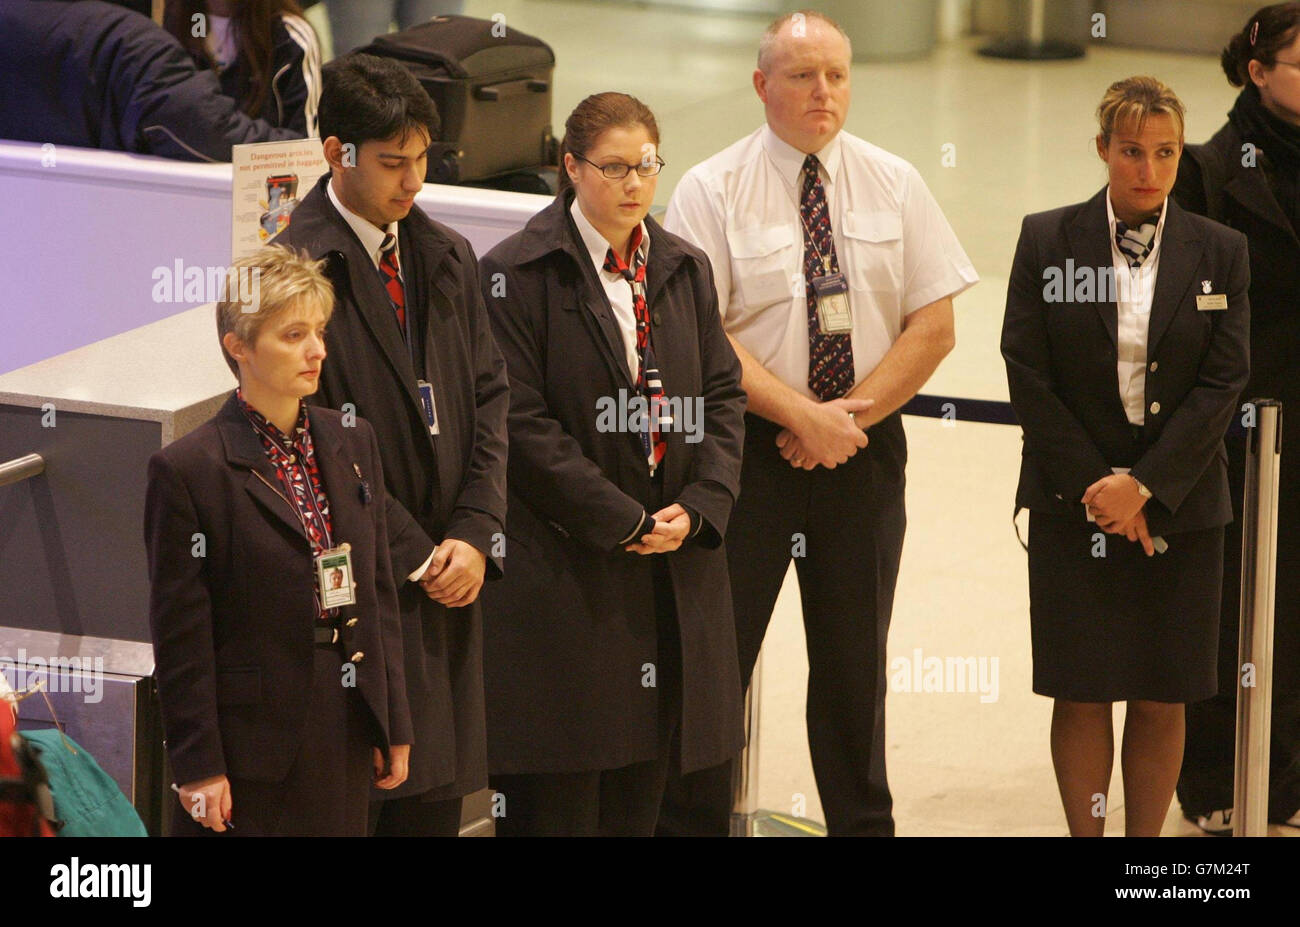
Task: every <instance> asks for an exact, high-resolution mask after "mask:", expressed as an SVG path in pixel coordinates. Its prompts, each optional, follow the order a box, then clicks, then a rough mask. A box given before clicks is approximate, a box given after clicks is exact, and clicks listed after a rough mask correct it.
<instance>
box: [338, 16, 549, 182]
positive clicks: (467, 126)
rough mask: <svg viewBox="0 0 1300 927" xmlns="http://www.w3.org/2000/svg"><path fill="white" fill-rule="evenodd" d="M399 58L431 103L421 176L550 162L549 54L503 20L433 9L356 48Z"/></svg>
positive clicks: (480, 175)
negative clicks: (430, 139)
mask: <svg viewBox="0 0 1300 927" xmlns="http://www.w3.org/2000/svg"><path fill="white" fill-rule="evenodd" d="M360 51H363V52H365V53H366V54H368V55H378V56H380V57H384V58H392V59H395V60H397V61H399V62H401V63H402V64H403V65H404V66H405V67H406V68H407V69H408V70H409V71H410V72H411V74H412V75H413V76H414V77H415V78H416V79H417V80H418V81H419V82H420V84H421V85H422V86H423V87H424V89H425V90H426V91H427V92H428V94H429V96H430V97H432V98H433V102H434V103H435V104H436V105H437V107H438V115H439V117H441V120H442V131H441V138H440V139H437V140H436V141H435V142H434V144H433V147H432V148H431V149H430V150H429V166H428V170H427V172H426V175H425V180H426V181H427V182H429V183H448V184H458V183H465V182H467V181H486V180H490V179H492V178H495V177H499V176H501V175H506V174H512V173H517V172H520V171H528V170H536V169H539V168H543V167H547V166H552V165H554V164H555V163H556V162H557V160H558V153H559V144H558V143H557V141H556V139H555V137H554V135H552V134H551V92H552V80H551V76H552V73H553V72H554V70H555V54H554V53H553V52H552V51H551V47H550V46H549V45H547V44H546V43H545V42H543V41H542V40H541V39H538V38H534V37H533V36H531V35H525V34H524V33H522V32H519V31H517V30H515V29H507V28H506V26H505V23H504V22H496V21H493V20H487V19H475V18H473V17H470V16H435V17H434V18H433V19H431V20H429V21H428V22H425V23H420V24H419V25H417V26H412V27H411V28H410V29H405V30H403V31H401V32H396V33H393V34H391V35H382V36H377V37H376V38H375V40H374V41H373V42H372V43H371V44H369V45H367V46H365V47H364V48H362V49H360Z"/></svg>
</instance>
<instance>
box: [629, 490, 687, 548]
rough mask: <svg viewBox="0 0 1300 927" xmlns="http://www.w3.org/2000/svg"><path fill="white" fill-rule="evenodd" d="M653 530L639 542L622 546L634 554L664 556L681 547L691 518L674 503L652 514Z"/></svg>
mask: <svg viewBox="0 0 1300 927" xmlns="http://www.w3.org/2000/svg"><path fill="white" fill-rule="evenodd" d="M654 520H655V529H654V531H653V532H651V533H650V534H643V535H641V540H640V541H639V542H636V543H632V544H628V545H626V546H624V548H623V549H624V550H627V551H631V552H632V553H634V554H666V553H669V552H670V551H674V550H676V549H677V548H679V547H681V546H682V541H684V540H686V535H687V534H689V533H690V530H691V516H690V515H688V514H686V509H684V508H682V507H681V505H680V504H678V503H676V502H674V503H673V504H672V505H669V506H666V507H665V508H662V509H660V510H659V511H657V512H655V513H654Z"/></svg>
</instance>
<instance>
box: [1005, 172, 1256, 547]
mask: <svg viewBox="0 0 1300 927" xmlns="http://www.w3.org/2000/svg"><path fill="white" fill-rule="evenodd" d="M1105 197H1106V190H1105V189H1102V191H1101V192H1099V193H1098V194H1097V195H1096V196H1094V197H1093V198H1092V199H1090V200H1088V201H1087V202H1086V203H1079V204H1076V205H1073V206H1066V207H1063V208H1061V209H1054V210H1051V211H1049V212H1042V213H1037V214H1034V215H1029V216H1026V217H1025V220H1024V224H1023V225H1022V227H1021V232H1020V241H1019V243H1018V244H1017V246H1016V256H1015V260H1014V261H1013V264H1012V269H1011V279H1010V281H1009V283H1008V287H1007V307H1006V316H1005V319H1004V322H1003V327H1002V356H1003V357H1004V358H1005V359H1006V364H1007V381H1008V385H1009V386H1010V391H1011V403H1012V405H1013V406H1014V407H1015V410H1016V415H1017V417H1018V418H1019V419H1020V423H1021V426H1022V427H1023V429H1024V448H1023V455H1022V461H1021V468H1020V484H1019V486H1018V488H1017V490H1016V506H1017V507H1018V508H1028V509H1030V510H1032V511H1036V512H1044V513H1051V514H1058V515H1064V516H1067V517H1073V518H1077V519H1078V520H1079V521H1081V522H1082V521H1083V520H1084V518H1085V510H1084V507H1083V505H1082V504H1081V501H1080V500H1081V499H1082V497H1083V494H1084V491H1085V490H1086V489H1087V488H1088V486H1090V485H1091V484H1092V483H1094V482H1096V481H1097V480H1099V479H1101V478H1102V477H1104V476H1107V475H1109V474H1110V473H1111V468H1112V467H1130V468H1131V469H1132V474H1133V476H1134V477H1135V478H1137V479H1138V480H1139V481H1141V482H1142V483H1143V484H1144V485H1145V486H1146V487H1147V488H1148V489H1150V490H1151V492H1152V494H1153V498H1152V499H1150V500H1149V501H1148V502H1147V504H1146V507H1145V512H1146V516H1147V523H1148V526H1149V528H1150V531H1151V534H1152V535H1153V536H1155V535H1170V534H1174V533H1177V532H1180V531H1193V530H1197V529H1202V528H1210V527H1215V526H1219V525H1225V524H1227V523H1228V522H1230V521H1232V505H1231V500H1230V498H1229V495H1228V474H1227V452H1226V451H1225V449H1224V445H1223V436H1224V433H1225V432H1226V431H1227V427H1228V423H1229V421H1230V420H1231V418H1232V416H1233V414H1234V413H1235V412H1236V409H1237V397H1238V395H1239V394H1240V392H1241V390H1242V388H1243V387H1244V386H1245V385H1246V379H1247V376H1248V374H1249V367H1250V354H1249V330H1250V308H1249V300H1248V297H1247V291H1248V289H1249V287H1250V269H1249V259H1248V257H1247V250H1246V237H1245V236H1244V235H1242V234H1241V233H1240V232H1237V231H1234V230H1232V229H1229V228H1227V227H1225V226H1222V225H1219V224H1218V223H1216V222H1211V221H1210V220H1208V219H1205V218H1203V217H1201V216H1197V215H1194V214H1192V213H1189V212H1186V211H1185V210H1183V209H1182V208H1180V207H1179V206H1178V204H1177V203H1176V202H1175V201H1174V200H1173V198H1172V197H1171V198H1170V199H1169V200H1168V207H1167V215H1166V216H1165V227H1164V235H1163V238H1162V241H1161V246H1160V266H1159V270H1158V273H1157V277H1156V289H1155V294H1154V301H1153V304H1152V307H1151V317H1150V322H1149V330H1148V336H1147V374H1146V397H1145V402H1144V405H1145V407H1146V416H1145V418H1146V423H1145V428H1144V429H1143V436H1142V438H1141V440H1138V441H1135V440H1134V437H1133V431H1132V428H1131V427H1130V425H1129V421H1128V418H1127V416H1126V415H1125V412H1124V404H1123V401H1122V399H1121V397H1120V394H1119V385H1118V382H1117V374H1116V365H1117V362H1118V348H1117V344H1118V339H1117V327H1118V310H1117V308H1116V304H1115V301H1114V299H1113V296H1114V292H1113V288H1112V287H1106V286H1100V287H1095V288H1093V290H1092V294H1091V295H1089V293H1088V292H1087V291H1086V290H1084V289H1083V288H1079V287H1073V286H1072V281H1069V280H1067V281H1065V285H1066V287H1067V288H1071V293H1070V295H1071V296H1075V297H1078V296H1082V297H1083V299H1082V300H1079V299H1077V298H1076V299H1072V300H1069V301H1066V300H1062V299H1057V298H1055V297H1057V296H1058V294H1056V293H1050V292H1049V290H1048V289H1047V285H1048V283H1049V278H1050V277H1051V276H1052V275H1054V274H1056V273H1057V272H1058V271H1060V272H1062V273H1064V272H1065V271H1066V270H1067V268H1069V267H1070V266H1071V265H1068V264H1067V261H1070V262H1072V267H1073V269H1074V273H1075V274H1076V275H1080V277H1079V279H1082V276H1083V275H1082V274H1081V273H1080V269H1084V273H1088V272H1090V273H1091V274H1092V276H1093V278H1094V279H1095V280H1104V279H1106V277H1105V276H1104V274H1103V273H1099V272H1098V269H1102V270H1103V271H1104V269H1105V268H1110V267H1111V266H1112V261H1111V248H1110V229H1109V223H1108V220H1107V215H1106V200H1105ZM1207 281H1208V284H1209V288H1210V290H1211V291H1212V293H1214V294H1224V295H1226V296H1227V301H1228V308H1227V309H1224V310H1218V311H1205V310H1201V309H1198V307H1197V297H1198V296H1201V295H1203V291H1204V289H1205V283H1206V282H1207ZM1049 295H1051V296H1052V297H1054V298H1053V300H1052V301H1049V300H1048V296H1049ZM1060 295H1064V294H1060Z"/></svg>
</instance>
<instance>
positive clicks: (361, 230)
mask: <svg viewBox="0 0 1300 927" xmlns="http://www.w3.org/2000/svg"><path fill="white" fill-rule="evenodd" d="M325 189H326V191H327V192H328V193H329V197H330V202H331V203H333V204H334V208H335V209H337V210H338V211H339V215H341V216H342V217H343V218H344V220H345V221H346V222H347V224H348V227H349V228H351V229H352V234H353V235H356V236H357V241H359V242H361V247H363V248H365V249H366V254H368V255H370V260H371V262H372V263H373V264H374V265H375V270H379V255H380V251H379V249H380V246H381V245H383V243H384V235H386V234H389V233H391V234H393V235H394V236H396V237H397V247H396V249H395V251H396V254H397V266H398V267H401V266H402V237H401V236H400V235H398V234H397V223H396V222H390V223H388V227H387V228H386V229H381V228H380V227H379V226H377V225H375V224H374V223H373V222H371V221H370V220H369V219H363V218H362V217H361V216H358V215H357V214H356V213H355V212H353V211H352V210H350V209H348V208H347V207H346V206H344V205H343V201H342V200H340V199H339V197H338V194H337V193H335V192H334V178H332V177H331V178H330V182H329V183H327V184H326V185H325Z"/></svg>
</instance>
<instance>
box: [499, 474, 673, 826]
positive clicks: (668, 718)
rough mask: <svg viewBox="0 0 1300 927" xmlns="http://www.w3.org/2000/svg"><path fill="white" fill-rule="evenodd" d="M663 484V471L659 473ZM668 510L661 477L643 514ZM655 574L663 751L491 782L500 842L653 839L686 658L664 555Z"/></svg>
mask: <svg viewBox="0 0 1300 927" xmlns="http://www.w3.org/2000/svg"><path fill="white" fill-rule="evenodd" d="M660 477H662V471H661V472H660ZM663 505H664V501H663V487H662V480H661V478H656V479H654V480H652V481H651V498H650V500H649V501H648V502H647V504H646V507H647V508H648V509H649V510H650V511H651V512H657V511H659V509H661V508H662V507H663ZM648 556H649V558H650V559H651V561H652V563H653V569H654V596H655V628H656V634H657V638H658V640H657V650H658V660H657V662H656V670H657V672H656V687H657V689H658V696H659V716H658V725H659V737H658V740H659V751H658V754H657V755H656V756H655V757H653V758H652V759H650V760H646V761H643V762H640V763H633V764H631V765H629V766H624V767H621V768H619V769H595V770H580V771H576V772H558V773H522V774H510V775H494V776H489V777H488V782H489V784H490V785H491V787H492V788H493V790H495V791H496V792H497V793H499V794H500V795H501V796H502V797H504V799H505V807H504V811H505V814H504V815H503V816H501V817H499V818H497V819H496V832H497V836H498V837H595V836H600V837H650V836H653V835H654V833H655V821H656V820H657V819H658V817H659V806H660V802H661V801H662V799H663V794H664V786H665V784H666V782H667V780H668V771H669V769H670V767H671V768H674V769H680V768H681V714H682V655H681V635H680V632H679V629H678V625H677V607H676V604H675V603H674V600H673V586H672V578H671V577H670V576H669V574H668V566H667V563H666V562H665V561H664V559H663V557H662V556H661V555H656V554H650V555H648Z"/></svg>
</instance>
